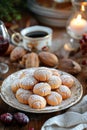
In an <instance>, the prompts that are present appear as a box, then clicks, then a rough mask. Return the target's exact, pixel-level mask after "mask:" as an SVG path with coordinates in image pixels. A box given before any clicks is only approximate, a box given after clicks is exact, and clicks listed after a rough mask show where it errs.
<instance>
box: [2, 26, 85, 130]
mask: <svg viewBox="0 0 87 130" xmlns="http://www.w3.org/2000/svg"><path fill="white" fill-rule="evenodd" d="M64 32H65V29H61V28H54V29H53V39H54V40H55V42H56V40H57V39H63V33H64ZM56 44H57V43H56ZM60 44H61V43H60ZM53 46H54V47H55V46H56V45H53ZM56 51H57V49H56ZM1 60H2V61H4V62H6V63H7V64H8V65H9V71H8V73H6V74H3V75H1V76H2V77H3V80H4V79H5V78H6V77H7V76H8V75H10V74H12V73H13V72H16V71H18V70H19V69H20V67H19V66H18V64H17V63H9V62H8V61H9V58H8V57H4V58H0V61H1ZM84 69H85V71H84ZM86 69H87V68H86V66H82V71H81V72H80V73H79V74H77V75H75V77H77V79H78V80H79V81H80V82H81V84H82V85H83V90H84V92H83V93H84V95H85V94H86V93H87V85H86V84H87V80H86V77H87V76H85V73H86ZM3 80H0V85H1V84H2V82H3ZM17 111H19V110H17V109H14V108H12V107H10V106H9V105H7V104H6V103H4V102H3V101H2V99H1V98H0V114H2V113H5V112H11V113H15V112H17ZM65 111H66V110H64V111H60V112H54V113H46V114H35V113H25V112H24V113H25V114H27V115H28V116H29V119H30V122H29V124H28V125H26V126H24V127H20V126H18V125H17V124H16V123H12V124H11V126H5V125H4V124H2V123H1V122H0V130H40V129H41V126H42V125H43V123H44V122H45V121H46V120H47V119H49V118H50V117H53V116H56V115H58V114H61V113H63V112H65ZM33 128H34V129H33Z"/></svg>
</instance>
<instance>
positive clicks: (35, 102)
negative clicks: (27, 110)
mask: <svg viewBox="0 0 87 130" xmlns="http://www.w3.org/2000/svg"><path fill="white" fill-rule="evenodd" d="M28 103H29V106H30V107H31V108H35V109H42V108H44V107H46V100H45V98H44V97H41V96H39V95H36V94H33V95H31V96H30V97H29V99H28Z"/></svg>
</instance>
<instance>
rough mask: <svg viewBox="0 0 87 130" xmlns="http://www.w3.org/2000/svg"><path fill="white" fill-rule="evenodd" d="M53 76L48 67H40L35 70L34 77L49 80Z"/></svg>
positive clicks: (39, 79)
mask: <svg viewBox="0 0 87 130" xmlns="http://www.w3.org/2000/svg"><path fill="white" fill-rule="evenodd" d="M51 76H52V72H51V70H50V69H47V68H39V69H37V70H36V71H35V72H34V77H35V78H36V79H37V80H38V81H47V80H49V78H50V77H51Z"/></svg>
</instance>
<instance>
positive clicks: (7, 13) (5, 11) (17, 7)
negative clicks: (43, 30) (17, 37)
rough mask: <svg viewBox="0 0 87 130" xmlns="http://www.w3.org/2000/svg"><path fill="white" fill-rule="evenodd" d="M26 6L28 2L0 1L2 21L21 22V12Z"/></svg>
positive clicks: (20, 0) (21, 0)
mask: <svg viewBox="0 0 87 130" xmlns="http://www.w3.org/2000/svg"><path fill="white" fill-rule="evenodd" d="M26 4H27V1H26V0H25V1H23V0H0V19H1V20H4V21H12V20H14V19H15V20H20V19H21V11H22V10H23V9H25V8H26Z"/></svg>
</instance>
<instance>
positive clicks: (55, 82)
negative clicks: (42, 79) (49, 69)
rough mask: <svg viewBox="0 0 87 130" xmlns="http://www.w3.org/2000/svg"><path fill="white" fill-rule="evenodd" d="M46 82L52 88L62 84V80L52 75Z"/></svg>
mask: <svg viewBox="0 0 87 130" xmlns="http://www.w3.org/2000/svg"><path fill="white" fill-rule="evenodd" d="M48 84H49V85H50V86H51V89H52V90H54V89H57V88H59V87H60V85H61V84H62V80H61V78H60V77H59V76H55V75H53V76H51V77H50V79H49V80H48Z"/></svg>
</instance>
